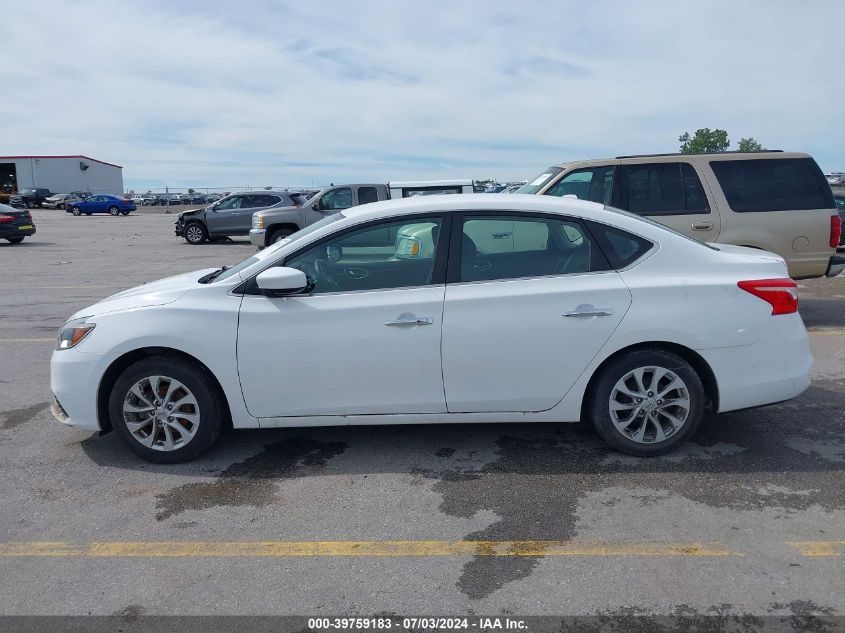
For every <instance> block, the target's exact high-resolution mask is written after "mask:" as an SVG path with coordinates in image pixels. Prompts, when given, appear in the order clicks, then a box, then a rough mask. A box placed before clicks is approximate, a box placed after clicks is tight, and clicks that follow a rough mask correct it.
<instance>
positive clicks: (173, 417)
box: [123, 376, 200, 451]
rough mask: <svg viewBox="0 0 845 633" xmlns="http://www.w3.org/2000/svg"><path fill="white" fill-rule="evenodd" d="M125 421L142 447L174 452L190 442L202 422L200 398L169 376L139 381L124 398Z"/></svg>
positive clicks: (150, 377) (149, 377)
mask: <svg viewBox="0 0 845 633" xmlns="http://www.w3.org/2000/svg"><path fill="white" fill-rule="evenodd" d="M123 421H124V423H125V424H126V428H127V429H128V430H129V433H130V434H131V435H132V437H133V438H134V439H135V440H137V441H138V442H139V443H140V444H141V445H142V446H146V447H147V448H151V449H153V450H157V451H173V450H176V449H179V448H182V447H183V446H185V445H186V444H187V443H188V442H190V441H191V440H192V439H193V437H194V435H196V432H197V429H198V428H199V424H200V409H199V404H197V399H196V397H194V394H193V393H191V390H190V389H188V388H187V387H186V386H185V385H184V384H182V383H181V382H179V381H178V380H176V379H174V378H169V377H168V376H147V377H145V378H141V379H140V380H138V381H137V382H136V383H135V384H134V385H132V387H130V389H129V391H128V392H127V393H126V397H125V398H124V400H123Z"/></svg>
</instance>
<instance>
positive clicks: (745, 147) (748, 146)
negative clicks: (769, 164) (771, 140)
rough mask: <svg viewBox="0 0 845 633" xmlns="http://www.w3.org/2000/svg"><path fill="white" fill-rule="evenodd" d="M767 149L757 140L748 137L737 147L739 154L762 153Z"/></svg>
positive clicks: (741, 140) (740, 141)
mask: <svg viewBox="0 0 845 633" xmlns="http://www.w3.org/2000/svg"><path fill="white" fill-rule="evenodd" d="M765 149H766V148H765V147H763V146H762V145H761V144H760V143H759V142H758V141H757V139H756V138H752V137H750V136H749V137H748V138H741V139H739V144H737V146H736V150H737V151H738V152H762V151H764V150H765Z"/></svg>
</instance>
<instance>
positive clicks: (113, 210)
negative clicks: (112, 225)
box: [109, 207, 120, 215]
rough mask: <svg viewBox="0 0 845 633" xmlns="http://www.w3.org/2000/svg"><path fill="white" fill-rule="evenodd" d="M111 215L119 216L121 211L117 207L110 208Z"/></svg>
mask: <svg viewBox="0 0 845 633" xmlns="http://www.w3.org/2000/svg"><path fill="white" fill-rule="evenodd" d="M109 213H111V214H112V215H119V214H120V209H118V208H117V207H109Z"/></svg>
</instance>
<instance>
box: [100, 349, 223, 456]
mask: <svg viewBox="0 0 845 633" xmlns="http://www.w3.org/2000/svg"><path fill="white" fill-rule="evenodd" d="M147 376H166V377H169V378H173V379H175V380H178V381H179V382H181V383H182V384H183V385H185V387H187V388H188V389H189V390H190V391H191V393H192V394H193V396H194V397H195V398H196V401H197V404H198V406H199V416H200V417H199V422H198V427H197V429H196V432H195V434H194V436H193V437H192V438H191V439H190V440H189V441H188V442H187V443H186V444H185V445H184V446H182V447H181V448H177V449H174V450H169V451H162V450H156V449H153V448H149V447H147V446H144V445H142V444H141V442H140V441H139V440H137V439H136V438H135V436H133V435H132V433H130V431H129V429H128V428H127V426H126V422H125V421H124V417H123V402H124V399H125V398H126V396H127V394H128V393H129V390H130V388H131V387H132V386H133V385H135V383H137V382H138V381H139V380H142V379H143V378H145V377H147ZM213 384H214V381H213V378H212V376H210V375H209V374H208V372H207V371H204V370H202V369H201V368H199V367H198V366H196V365H194V364H193V363H188V362H185V361H183V360H181V359H178V358H172V357H168V356H150V357H148V358H144V359H141V360H139V361H138V362H136V363H134V364H132V365H130V366H129V367H127V368H126V369H125V370H124V371H123V373H122V374H120V376H119V377H118V379H117V380H116V381H115V383H114V386H113V387H112V390H111V393H110V394H109V419H110V420H111V424H112V427H113V428H114V429H115V431H116V432H117V434H118V435H119V436H120V437H121V439H122V440H123V441H124V442H125V443H126V445H127V446H128V447H129V450H131V451H132V452H133V453H135V454H136V455H138V456H139V457H141V458H143V459H145V460H147V461H149V462H155V463H157V464H178V463H181V462H186V461H189V460H191V459H194V458H195V457H197V456H198V455H200V454H201V453H203V452H205V451H206V450H208V449H209V448H210V447H211V445H212V444H214V442H215V441H216V440H217V438H218V437H219V436H220V433H221V431H222V430H223V425H224V423H225V420H226V408H225V406H224V405H223V403H222V401H221V399H220V396H219V394H218V393H217V391H216V389H214V387H213V386H212V385H213Z"/></svg>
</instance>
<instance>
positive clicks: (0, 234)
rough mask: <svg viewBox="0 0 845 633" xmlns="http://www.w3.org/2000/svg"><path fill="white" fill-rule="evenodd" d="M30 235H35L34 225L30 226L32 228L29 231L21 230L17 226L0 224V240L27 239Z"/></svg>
mask: <svg viewBox="0 0 845 633" xmlns="http://www.w3.org/2000/svg"><path fill="white" fill-rule="evenodd" d="M30 235H35V225H34V224H33V225H32V228H29V229H22V228H20V227H17V226H8V225H3V224H0V240H5V239H9V238H13V239H14V238H16V237H28V236H30Z"/></svg>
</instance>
